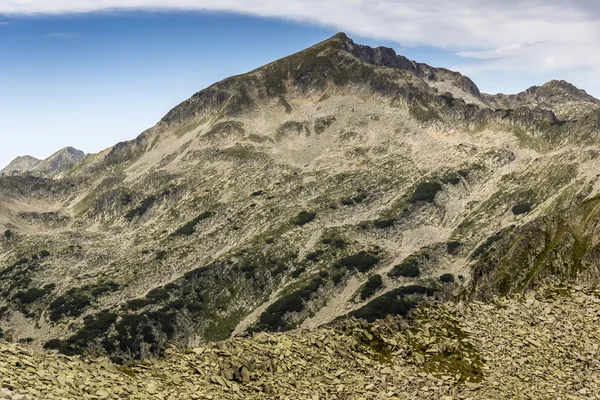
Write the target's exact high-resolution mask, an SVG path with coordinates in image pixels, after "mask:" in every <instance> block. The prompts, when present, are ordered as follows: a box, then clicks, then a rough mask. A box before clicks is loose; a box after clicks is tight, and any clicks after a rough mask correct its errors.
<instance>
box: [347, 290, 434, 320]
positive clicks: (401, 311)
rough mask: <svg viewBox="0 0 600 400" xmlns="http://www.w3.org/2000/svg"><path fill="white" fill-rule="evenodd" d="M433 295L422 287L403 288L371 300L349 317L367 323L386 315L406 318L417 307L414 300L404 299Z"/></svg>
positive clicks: (431, 291)
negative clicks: (408, 296) (416, 295)
mask: <svg viewBox="0 0 600 400" xmlns="http://www.w3.org/2000/svg"><path fill="white" fill-rule="evenodd" d="M434 293H435V291H434V290H433V289H429V288H426V287H423V286H404V287H401V288H398V289H394V290H392V291H389V292H387V293H385V294H383V295H381V296H379V297H377V298H375V299H373V300H372V301H370V302H369V303H367V304H366V305H365V306H363V307H361V308H359V309H358V310H355V311H353V312H351V313H350V315H351V316H353V317H356V318H359V319H364V320H367V321H368V322H373V321H375V320H378V319H383V318H385V317H386V316H387V315H402V316H406V315H407V314H408V312H409V311H410V310H411V309H412V308H414V307H415V306H416V305H417V303H416V300H414V299H409V298H406V296H407V295H415V294H418V295H427V296H433V294H434Z"/></svg>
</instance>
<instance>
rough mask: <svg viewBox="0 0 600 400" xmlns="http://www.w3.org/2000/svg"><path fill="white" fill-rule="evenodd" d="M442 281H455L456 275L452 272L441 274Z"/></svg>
mask: <svg viewBox="0 0 600 400" xmlns="http://www.w3.org/2000/svg"><path fill="white" fill-rule="evenodd" d="M440 281H441V282H443V283H454V282H455V279H454V275H452V274H443V275H441V276H440Z"/></svg>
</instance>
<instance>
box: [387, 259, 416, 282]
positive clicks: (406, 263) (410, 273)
mask: <svg viewBox="0 0 600 400" xmlns="http://www.w3.org/2000/svg"><path fill="white" fill-rule="evenodd" d="M420 274H421V270H420V269H419V261H418V260H417V259H416V258H414V257H408V258H406V259H404V260H403V261H402V263H400V264H398V265H396V266H394V268H392V270H391V271H390V272H388V276H389V277H390V278H397V277H399V276H403V277H405V278H417V277H418V276H419V275H420Z"/></svg>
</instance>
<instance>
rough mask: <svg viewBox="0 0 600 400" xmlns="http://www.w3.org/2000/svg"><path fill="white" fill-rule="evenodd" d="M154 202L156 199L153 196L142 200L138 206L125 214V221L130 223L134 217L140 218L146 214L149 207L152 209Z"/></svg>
mask: <svg viewBox="0 0 600 400" xmlns="http://www.w3.org/2000/svg"><path fill="white" fill-rule="evenodd" d="M155 201H156V197H154V196H150V197H146V198H145V199H144V200H142V202H141V203H140V205H139V206H137V207H136V208H134V209H133V210H131V211H129V212H128V213H127V214H125V219H128V220H129V221H131V220H133V219H134V218H135V217H141V216H142V215H144V214H145V213H146V211H148V209H149V208H150V207H152V205H153V204H154V202H155Z"/></svg>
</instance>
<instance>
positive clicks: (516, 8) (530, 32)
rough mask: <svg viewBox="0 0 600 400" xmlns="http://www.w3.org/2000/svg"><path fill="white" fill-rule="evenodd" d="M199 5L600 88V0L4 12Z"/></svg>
mask: <svg viewBox="0 0 600 400" xmlns="http://www.w3.org/2000/svg"><path fill="white" fill-rule="evenodd" d="M111 9H113V10H133V9H144V10H197V11H224V12H235V13H242V14H248V15H255V16H261V17H276V18H284V19H289V20H293V21H298V22H308V23H314V24H318V25H321V26H325V27H328V28H332V29H336V30H343V31H346V32H347V33H348V34H351V35H352V34H354V35H360V36H364V37H371V38H374V39H385V40H390V41H393V42H396V43H399V44H401V45H403V46H433V47H437V48H442V49H445V50H450V51H454V52H456V53H457V54H458V55H459V56H461V57H463V58H465V59H466V60H468V61H469V63H468V64H467V65H466V66H464V65H463V66H461V70H463V71H466V70H468V71H471V72H477V71H485V70H503V71H506V70H526V71H530V72H541V73H545V72H554V71H566V72H568V73H569V74H573V73H574V72H577V73H580V74H582V75H583V74H585V76H587V77H590V76H592V77H594V76H596V78H593V79H594V80H595V82H593V86H600V2H598V1H596V0H571V1H569V2H566V1H564V0H504V1H498V0H455V1H452V2H451V3H450V2H447V1H442V0H421V1H418V2H416V1H414V0H287V1H285V2H279V1H278V2H275V1H270V0H219V1H207V0H3V1H2V2H0V14H5V15H9V16H10V15H23V14H38V13H43V14H63V13H87V12H94V11H102V10H111Z"/></svg>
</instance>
